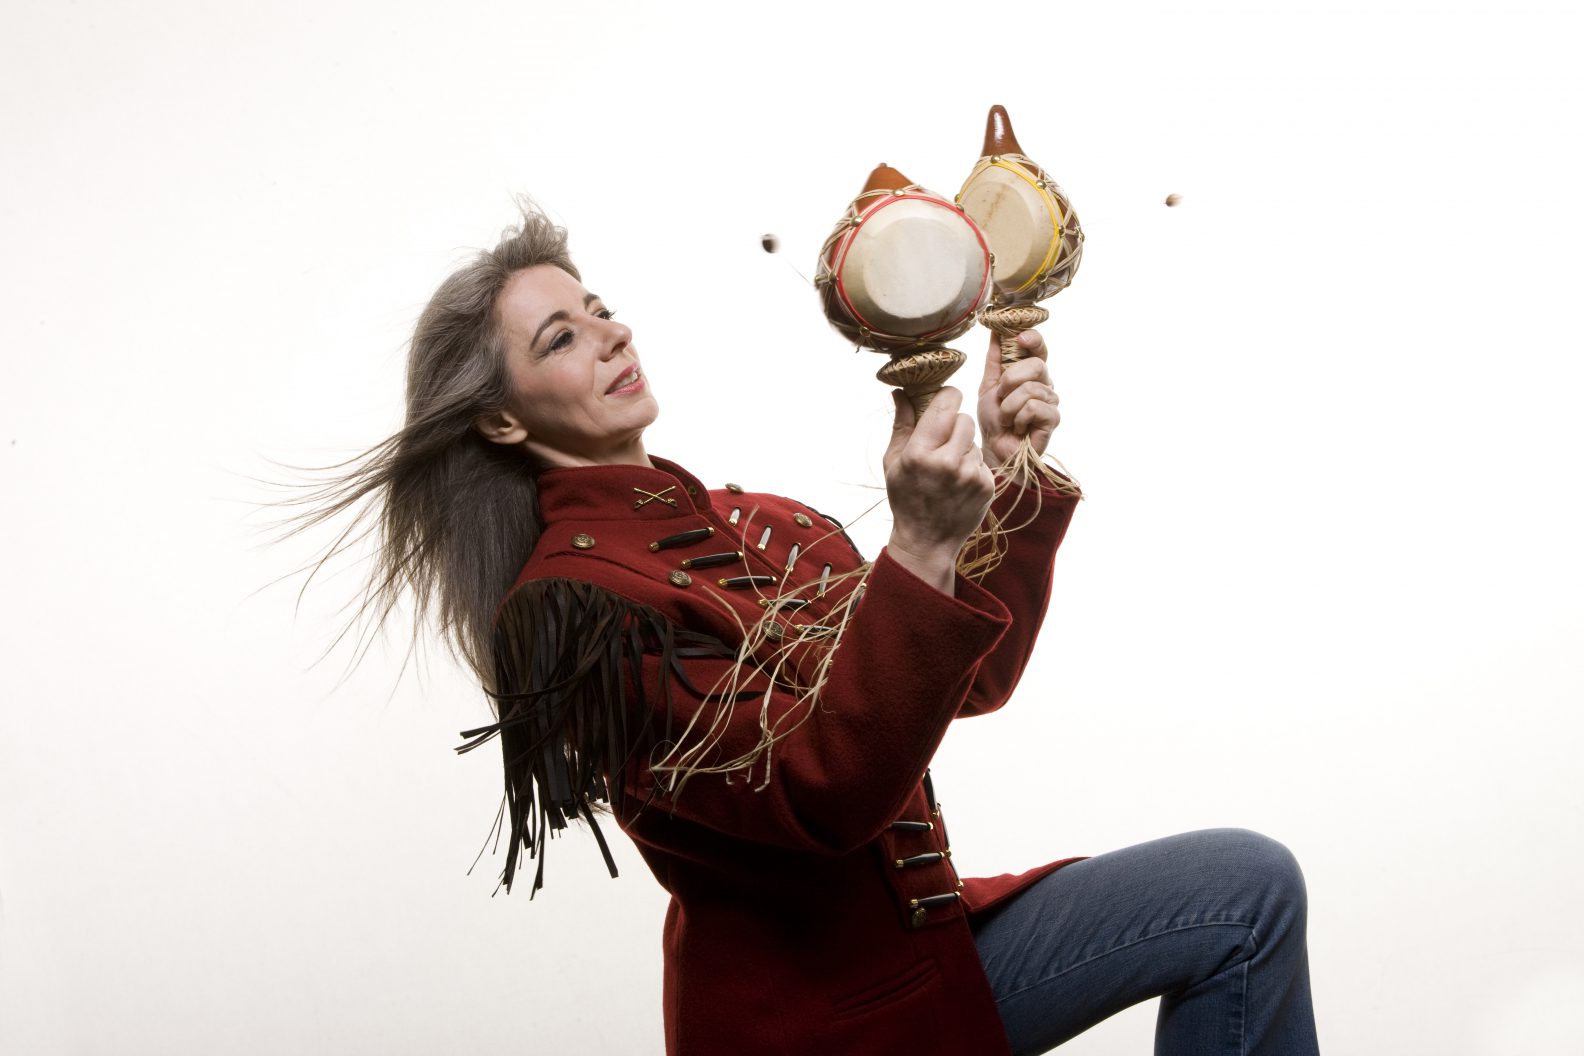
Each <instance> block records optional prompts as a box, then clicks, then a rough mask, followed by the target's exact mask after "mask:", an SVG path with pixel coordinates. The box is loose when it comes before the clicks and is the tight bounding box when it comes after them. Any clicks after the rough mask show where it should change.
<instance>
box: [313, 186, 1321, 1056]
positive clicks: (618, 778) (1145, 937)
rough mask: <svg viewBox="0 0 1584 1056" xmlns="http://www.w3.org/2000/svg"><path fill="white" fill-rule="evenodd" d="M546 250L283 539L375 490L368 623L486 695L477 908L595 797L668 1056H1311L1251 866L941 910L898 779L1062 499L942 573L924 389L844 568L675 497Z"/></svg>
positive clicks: (999, 429)
mask: <svg viewBox="0 0 1584 1056" xmlns="http://www.w3.org/2000/svg"><path fill="white" fill-rule="evenodd" d="M564 238H565V236H564V232H561V231H560V230H558V229H557V228H555V227H554V226H553V225H552V224H551V223H550V222H549V221H548V220H547V219H546V218H544V217H543V216H542V215H540V214H538V213H537V212H536V211H534V210H532V209H531V208H525V210H524V218H523V225H522V227H521V228H520V229H518V230H513V231H508V232H507V234H506V237H505V238H503V240H502V242H501V243H500V245H499V246H497V247H496V249H495V250H494V251H492V252H489V253H484V254H481V255H480V257H479V258H478V259H477V260H476V261H474V262H473V263H472V264H470V265H468V266H466V267H464V268H462V269H461V270H459V271H458V272H456V273H455V274H454V275H452V276H451V277H450V278H449V279H448V280H447V281H446V282H445V283H444V284H442V286H441V287H440V289H439V291H438V292H437V293H436V294H435V297H434V298H433V300H432V301H431V302H430V304H429V306H428V307H427V309H426V310H425V312H424V313H423V316H422V318H421V319H420V321H419V324H418V327H417V332H416V334H415V337H414V342H413V346H412V351H411V356H410V360H409V368H408V390H407V403H408V415H407V423H406V426H405V427H404V429H403V430H402V431H401V432H400V433H398V434H397V435H396V436H394V437H392V438H391V439H390V440H388V441H386V442H385V443H384V444H382V445H380V447H378V448H376V449H374V451H373V452H371V456H370V457H369V459H368V460H367V461H366V462H365V463H363V464H362V465H361V466H359V467H358V468H356V469H354V470H353V471H352V472H351V473H349V474H348V475H347V476H345V477H344V478H342V480H341V481H340V482H339V483H338V484H336V485H333V486H332V489H331V490H330V491H329V492H327V493H324V494H323V495H322V496H321V497H322V498H324V499H325V500H326V501H325V502H324V503H323V505H322V506H321V508H320V509H319V510H317V511H314V512H312V513H311V514H310V515H309V516H308V517H307V518H306V520H307V521H308V522H309V523H312V522H313V521H314V520H318V519H322V518H324V517H327V516H330V515H332V514H334V513H335V512H337V511H339V510H342V509H345V508H347V507H348V506H350V505H352V504H354V503H356V502H357V501H358V500H359V499H361V498H362V497H363V496H365V495H367V494H369V493H370V492H378V493H379V494H378V497H379V499H380V501H381V502H382V504H383V505H382V509H381V518H382V528H383V537H384V541H385V546H384V549H383V551H382V556H381V563H380V566H379V570H378V575H377V577H376V579H375V580H374V582H373V584H372V588H371V594H370V597H369V599H368V603H369V604H373V605H375V606H377V607H378V608H377V610H376V611H378V612H380V613H383V612H387V611H389V604H390V602H391V601H392V600H393V599H394V598H395V597H396V595H397V594H398V593H399V592H400V591H401V590H402V589H403V588H405V587H410V588H411V589H412V591H413V593H414V595H415V597H416V600H417V602H418V607H419V611H420V615H422V614H423V613H425V612H428V611H430V610H431V609H433V610H437V615H438V618H439V623H440V626H441V628H442V630H443V631H444V633H445V634H446V635H447V637H448V640H449V641H450V642H451V643H453V645H454V646H455V647H456V648H457V649H458V651H459V652H460V653H461V654H462V656H463V657H464V658H465V659H466V660H467V662H468V663H469V664H470V665H471V666H472V667H473V669H474V670H475V671H476V672H477V673H478V675H479V677H480V679H481V681H482V682H483V683H484V685H485V687H486V689H487V690H488V691H489V692H490V693H491V695H492V697H493V698H494V700H495V702H496V705H497V708H498V712H499V716H500V721H499V722H498V723H497V724H495V725H493V726H489V727H485V728H483V729H480V730H474V731H469V734H468V735H469V736H470V737H471V738H472V739H471V740H470V741H469V743H468V744H467V745H465V746H464V748H470V747H474V746H476V745H478V744H480V743H483V742H484V741H485V740H488V739H490V738H491V737H493V736H495V735H497V734H498V735H499V736H500V738H501V743H502V749H503V759H504V763H505V780H506V800H507V803H506V806H507V812H508V817H509V819H510V820H509V825H510V829H511V832H510V837H511V839H510V850H509V852H508V855H507V861H506V866H505V872H504V876H503V880H504V882H505V883H506V884H507V885H508V886H509V885H510V884H511V883H512V882H513V880H514V879H515V874H516V870H517V867H518V854H519V851H520V850H521V849H523V848H526V849H527V850H528V851H529V853H530V855H536V856H537V857H538V868H537V871H536V874H535V877H534V880H533V888H534V889H535V890H537V888H538V887H539V886H540V884H541V882H542V878H543V868H544V855H543V851H544V838H545V835H546V832H547V830H548V829H554V828H559V827H562V826H564V825H565V824H566V820H567V818H568V817H572V816H579V817H582V818H585V819H586V820H587V821H589V822H590V823H593V822H594V820H595V818H594V812H595V810H596V809H598V807H599V804H601V803H602V801H608V802H609V810H610V811H611V813H613V814H614V816H615V819H616V821H617V822H618V824H619V825H620V826H621V827H622V829H623V830H624V831H626V832H627V834H628V835H629V836H630V837H631V838H632V839H633V840H634V841H635V842H636V844H637V846H638V849H639V851H640V852H641V853H642V855H643V857H644V859H645V861H646V862H647V863H648V865H649V866H650V868H651V870H652V871H653V872H654V874H655V877H656V879H657V880H658V881H659V882H660V883H661V884H662V886H664V887H665V888H666V889H667V890H668V891H669V892H670V893H671V895H672V901H671V906H670V910H669V912H668V914H667V917H666V923H665V959H666V967H665V995H664V1001H665V1020H666V1043H667V1051H668V1052H671V1053H685V1054H694V1056H696V1054H707V1053H726V1052H731V1053H799V1054H803V1053H816V1052H817V1053H823V1054H847V1053H851V1054H855V1056H856V1054H860V1053H861V1054H865V1056H874V1054H883V1053H899V1054H900V1053H909V1054H913V1056H917V1054H920V1053H1004V1052H1007V1051H1015V1052H1019V1053H1024V1052H1030V1053H1031V1052H1043V1051H1046V1050H1047V1049H1048V1048H1050V1047H1053V1046H1055V1045H1056V1044H1059V1043H1060V1042H1061V1041H1063V1040H1066V1039H1067V1038H1069V1037H1072V1036H1073V1035H1075V1034H1077V1033H1078V1032H1080V1031H1081V1030H1083V1029H1085V1028H1086V1027H1088V1026H1089V1025H1092V1024H1093V1023H1095V1022H1098V1021H1099V1020H1101V1019H1103V1018H1105V1017H1106V1016H1108V1015H1110V1014H1111V1013H1113V1012H1115V1011H1117V1010H1119V1009H1121V1008H1123V1007H1126V1006H1127V1005H1129V1004H1132V1003H1135V1002H1137V1001H1140V1000H1144V999H1146V998H1148V997H1152V996H1156V995H1165V996H1164V997H1163V1000H1162V1003H1161V1013H1160V1025H1159V1030H1158V1039H1159V1041H1158V1051H1161V1052H1210V1051H1215V1052H1220V1051H1227V1052H1239V1053H1256V1052H1269V1053H1276V1052H1280V1053H1305V1052H1312V1051H1315V1042H1314V1028H1313V1017H1312V1013H1311V1011H1310V1005H1309V993H1308V979H1307V962H1306V955H1305V952H1304V938H1303V917H1304V905H1303V882H1302V878H1301V875H1300V874H1299V873H1298V870H1297V867H1296V863H1294V862H1293V860H1292V858H1291V855H1290V854H1288V853H1287V852H1286V851H1285V849H1284V848H1282V847H1281V846H1280V845H1279V844H1275V843H1273V842H1272V841H1269V840H1267V839H1265V838H1263V837H1259V836H1256V835H1254V834H1252V833H1245V832H1240V831H1235V830H1216V831H1212V832H1206V833H1194V834H1190V835H1188V836H1183V837H1175V838H1173V839H1169V840H1162V841H1156V842H1154V843H1150V844H1145V845H1142V846H1140V847H1135V848H1130V849H1128V850H1125V851H1120V852H1115V853H1114V854H1111V855H1104V856H1101V857H1098V858H1091V859H1072V858H1069V859H1064V860H1062V861H1059V862H1053V863H1050V864H1048V865H1045V866H1043V867H1041V868H1038V869H1034V870H1031V871H1030V872H1028V873H1025V874H1022V875H1021V876H1010V875H1006V876H1000V877H995V878H991V879H959V878H958V877H957V872H956V869H955V863H954V862H953V860H952V859H951V855H950V848H949V846H948V844H947V841H946V829H945V823H944V820H943V818H942V816H941V813H940V809H939V807H938V805H937V804H936V802H935V798H934V792H933V789H932V787H931V781H930V777H929V774H928V770H927V766H928V763H929V760H930V757H931V755H932V754H933V752H934V751H935V749H936V747H937V745H938V744H939V743H940V739H941V737H942V736H943V734H944V732H945V730H946V727H947V725H948V724H949V723H950V721H951V720H952V719H953V718H956V717H958V716H962V715H973V714H981V713H984V712H987V711H991V710H994V709H996V708H998V707H1000V706H1001V705H1002V704H1003V703H1005V701H1006V700H1007V698H1008V697H1009V696H1010V694H1011V692H1012V690H1013V688H1014V686H1015V685H1016V683H1017V681H1018V678H1019V676H1020V674H1021V672H1022V669H1023V666H1024V664H1025V663H1026V661H1027V659H1028V657H1029V655H1030V652H1031V650H1032V648H1033V644H1034V639H1035V636H1036V633H1037V631H1038V627H1039V624H1040V621H1041V619H1042V618H1043V614H1044V610H1045V606H1046V602H1047V600H1048V597H1049V592H1050V578H1051V568H1052V562H1053V558H1054V554H1055V550H1056V548H1057V546H1058V545H1059V544H1060V542H1061V538H1062V536H1063V534H1064V532H1065V530H1066V527H1067V523H1068V521H1069V519H1070V518H1071V516H1072V512H1073V505H1074V502H1075V500H1074V499H1073V498H1072V497H1070V496H1063V495H1059V494H1057V493H1056V492H1054V491H1052V490H1050V489H1044V490H1043V491H1042V492H1041V494H1040V495H1039V496H1038V498H1039V500H1040V501H1039V504H1038V510H1039V512H1038V514H1037V515H1036V516H1034V517H1033V519H1032V520H1031V521H1030V522H1029V523H1028V524H1027V525H1026V526H1025V527H1023V528H1022V529H1021V530H1019V531H1018V532H1016V533H1014V534H1013V535H1012V536H1010V537H1009V540H1010V542H1009V546H1010V549H1009V551H1008V553H1007V556H1006V558H1005V559H1004V560H1003V561H1002V563H1001V564H1000V565H999V566H998V567H997V568H996V569H994V570H993V571H991V572H990V573H989V574H988V575H986V576H985V577H984V578H983V579H982V581H980V582H978V583H975V582H972V581H969V580H967V579H964V578H960V577H958V576H957V574H956V571H955V568H956V559H957V555H958V551H959V549H960V548H961V546H962V544H963V542H964V540H965V539H966V538H967V537H968V535H969V534H970V533H971V532H972V531H973V530H974V529H975V527H976V526H978V524H979V523H980V522H981V520H982V519H983V517H984V515H985V513H986V511H987V509H988V508H990V507H991V497H992V489H993V486H994V477H993V475H992V473H991V471H990V470H989V469H988V468H987V467H986V464H985V459H984V457H982V456H981V453H980V450H981V449H980V448H979V447H978V446H976V445H975V443H974V423H973V420H972V419H971V418H969V417H968V416H967V415H964V414H961V413H958V412H959V408H960V406H961V396H960V394H959V393H958V392H957V391H956V390H954V389H950V388H947V389H943V390H942V391H941V393H940V394H939V395H938V396H937V398H936V399H935V401H934V403H933V404H932V405H931V406H930V407H929V409H928V410H927V411H926V412H925V413H924V414H923V415H922V416H915V414H914V412H913V411H912V409H911V407H910V406H909V405H908V403H907V402H906V401H905V400H902V399H901V398H900V395H899V394H898V399H897V402H896V424H895V428H894V431H893V434H892V439H891V442H890V445H889V447H888V449H887V451H886V453H885V456H884V467H885V479H886V489H887V495H888V497H889V499H890V504H891V509H892V513H893V516H894V527H893V530H892V533H891V537H890V540H889V542H888V544H887V545H886V547H885V548H884V549H883V550H882V551H881V552H880V554H879V555H877V557H876V558H875V560H874V561H873V562H872V563H868V562H865V561H863V559H862V557H861V556H860V555H858V554H857V552H856V551H855V550H854V549H853V547H852V545H851V543H850V542H849V541H848V540H847V538H846V536H845V534H844V533H843V532H842V531H841V529H840V526H839V525H837V524H835V522H834V521H831V520H830V519H828V518H826V517H824V516H823V515H821V514H819V513H818V512H817V511H815V510H813V509H811V508H809V507H806V506H803V505H801V504H799V503H796V502H793V501H791V500H788V499H783V498H779V497H776V496H773V495H768V494H760V493H750V492H746V491H744V490H743V489H742V488H740V487H737V486H736V485H727V486H726V487H725V488H721V489H710V488H707V487H705V486H704V485H703V484H702V483H701V482H700V481H698V480H697V479H696V478H694V477H693V476H692V475H691V474H689V473H688V472H687V471H686V470H685V469H683V468H682V467H680V466H678V465H676V464H675V463H672V462H668V461H666V460H664V459H660V458H656V457H652V456H650V455H649V454H648V453H647V451H646V449H645V447H644V442H643V434H644V430H645V429H646V428H647V427H648V426H649V425H650V424H651V423H652V422H653V421H654V420H655V417H656V415H657V413H658V405H657V403H656V400H655V397H654V394H653V392H652V391H651V388H650V384H649V379H648V378H647V376H646V375H645V374H644V373H643V370H642V367H641V364H640V360H639V358H638V352H637V349H636V347H635V346H634V344H633V335H632V332H631V331H630V330H629V329H628V328H627V326H626V325H624V324H623V323H621V322H618V321H616V319H615V318H614V317H613V313H612V312H611V311H610V310H609V309H608V308H607V306H606V305H605V304H604V302H603V301H602V300H601V299H600V298H599V297H598V296H596V295H594V294H592V293H590V292H588V291H587V290H586V289H585V288H584V287H583V286H582V284H581V281H580V276H579V273H578V272H577V270H576V269H575V268H574V267H573V265H572V263H571V261H570V259H569V257H568V256H567V252H566V246H565V241H564ZM1022 340H1023V341H1024V343H1025V346H1026V347H1027V348H1028V349H1029V351H1030V353H1031V356H1030V358H1029V359H1027V360H1024V361H1023V362H1020V363H1018V364H1016V365H1014V366H1011V367H1008V368H1007V369H1006V370H1005V372H1003V371H1002V370H1001V367H1000V365H999V357H997V356H994V355H990V356H987V359H986V365H985V373H984V378H983V382H982V384H981V387H980V399H979V404H978V412H979V422H980V428H981V430H982V432H983V446H984V450H986V451H987V452H989V457H990V458H991V460H992V461H1000V460H1004V459H1006V458H1007V457H1008V456H1009V455H1010V454H1011V453H1012V451H1013V449H1014V448H1015V446H1016V444H1017V442H1018V441H1019V439H1020V438H1021V437H1022V436H1023V435H1025V434H1026V435H1028V436H1029V437H1031V439H1032V440H1033V442H1034V444H1035V446H1036V447H1037V448H1038V449H1040V450H1043V448H1044V445H1045V443H1046V441H1047V440H1048V439H1049V437H1050V434H1051V432H1052V430H1054V428H1055V427H1056V425H1057V423H1058V421H1059V415H1058V413H1057V409H1056V397H1055V394H1054V392H1053V391H1052V390H1051V387H1050V379H1049V375H1048V372H1047V370H1046V366H1045V362H1044V359H1045V354H1044V353H1045V350H1044V344H1043V341H1042V340H1041V338H1040V337H1039V335H1038V334H1036V333H1030V334H1027V335H1025V336H1024V337H1023V339H1022ZM1037 487H1038V485H1037V484H1033V483H1028V484H1026V485H1025V486H1023V487H1013V488H1011V489H1009V490H1008V491H1007V492H1006V493H1005V494H1004V495H1003V496H1001V497H1000V498H997V499H996V500H995V503H996V504H998V505H999V507H1000V509H999V510H998V512H999V513H1000V514H1002V515H1003V516H1005V515H1007V514H1008V513H1009V510H1010V508H1011V507H1012V506H1013V505H1014V504H1019V503H1023V502H1030V500H1031V499H1032V498H1033V492H1034V490H1035V489H1036V488H1037ZM1031 505H1032V502H1030V506H1031ZM1030 506H1022V507H1021V508H1022V509H1024V510H1027V509H1029V508H1030ZM595 832H596V835H598V834H599V830H598V827H597V826H595ZM599 838H600V845H601V847H602V849H603V848H604V838H603V836H600V837H599ZM606 858H607V861H609V860H610V855H609V852H608V850H607V851H606ZM613 871H614V870H613Z"/></svg>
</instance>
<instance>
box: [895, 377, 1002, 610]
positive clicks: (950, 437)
mask: <svg viewBox="0 0 1584 1056" xmlns="http://www.w3.org/2000/svg"><path fill="white" fill-rule="evenodd" d="M891 398H892V400H893V401H894V402H895V404H896V423H895V425H893V426H892V429H891V443H890V445H889V446H887V448H886V453H885V459H884V464H885V478H886V495H887V496H888V497H889V498H890V500H891V514H892V518H893V524H892V527H891V541H890V542H889V543H888V544H887V545H886V551H887V552H888V553H889V554H890V555H891V557H892V558H893V559H895V560H897V561H898V562H900V563H901V564H902V565H903V566H904V567H905V568H907V569H908V570H909V571H910V572H912V573H913V574H914V575H916V576H918V577H919V578H920V579H923V580H925V581H926V582H928V583H931V584H932V585H934V586H935V587H936V589H938V590H940V591H942V592H944V593H947V594H950V593H953V589H952V588H953V585H954V583H955V579H956V567H957V552H958V551H959V550H961V549H962V544H963V541H964V540H966V539H967V538H968V536H969V534H970V533H972V532H973V530H974V529H975V528H977V527H978V526H979V522H980V521H982V520H983V519H984V515H985V511H987V510H988V509H989V508H990V498H991V494H992V492H993V491H994V489H995V476H994V475H993V474H992V473H991V472H990V467H988V466H986V465H985V463H984V459H983V458H982V457H981V456H980V453H979V447H978V445H976V444H975V443H974V422H973V419H972V418H970V417H969V416H968V415H966V414H959V413H958V408H960V407H961V406H962V393H961V392H960V391H958V390H957V389H954V388H952V387H951V386H945V387H943V388H942V389H941V390H940V391H939V392H937V393H936V394H935V399H934V401H933V402H932V403H931V404H930V405H929V407H928V408H926V409H925V411H924V414H923V416H922V417H918V418H916V417H915V415H914V413H913V405H912V404H911V403H909V402H908V400H907V397H905V396H904V395H903V394H902V390H901V389H893V390H892V392H891Z"/></svg>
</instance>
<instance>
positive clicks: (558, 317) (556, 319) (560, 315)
mask: <svg viewBox="0 0 1584 1056" xmlns="http://www.w3.org/2000/svg"><path fill="white" fill-rule="evenodd" d="M599 299H600V298H599V294H597V293H591V294H589V295H588V296H586V297H584V298H583V307H584V308H587V307H588V306H589V305H591V304H593V303H594V302H595V301H597V300H599ZM570 318H572V316H570V315H569V314H567V312H566V311H565V310H564V309H560V308H558V309H556V310H555V311H553V312H551V313H550V316H549V318H547V319H546V320H545V321H544V322H542V323H540V324H539V329H537V330H535V331H534V336H533V340H532V341H530V342H528V347H529V348H534V347H536V346H537V345H538V344H539V338H540V337H541V336H543V334H544V332H545V331H546V330H548V329H550V327H551V326H553V325H555V324H556V323H560V322H565V321H566V320H568V319H570Z"/></svg>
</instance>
